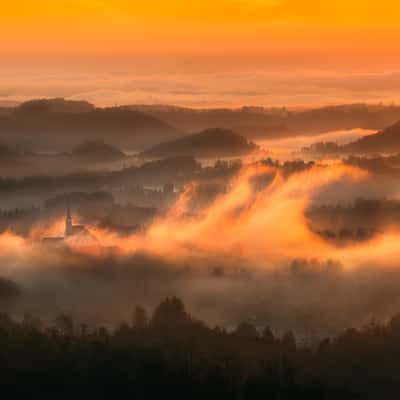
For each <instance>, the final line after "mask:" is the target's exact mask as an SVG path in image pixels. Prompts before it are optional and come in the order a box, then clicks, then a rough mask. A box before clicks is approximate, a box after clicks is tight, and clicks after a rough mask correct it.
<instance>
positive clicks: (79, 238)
mask: <svg viewBox="0 0 400 400" xmlns="http://www.w3.org/2000/svg"><path fill="white" fill-rule="evenodd" d="M66 242H70V243H73V244H77V245H80V246H82V245H83V246H91V245H96V244H97V240H96V238H95V237H94V236H93V235H92V234H91V233H90V232H89V231H88V230H87V229H86V227H85V226H84V225H74V224H73V220H72V214H71V209H70V207H67V212H66V216H65V230H64V236H59V237H46V238H43V243H45V244H53V245H62V244H65V243H66Z"/></svg>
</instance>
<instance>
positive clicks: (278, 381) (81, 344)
mask: <svg viewBox="0 0 400 400" xmlns="http://www.w3.org/2000/svg"><path fill="white" fill-rule="evenodd" d="M0 343H1V346H0V368H1V371H0V384H1V391H2V394H3V396H5V397H4V398H7V397H6V396H7V395H8V396H10V397H9V398H20V397H21V398H22V397H23V398H90V399H98V398H111V396H114V398H132V399H152V398H157V399H158V398H160V399H163V398H174V399H177V398H185V399H197V398H198V399H204V398H218V399H225V398H226V399H247V398H264V399H292V398H293V399H303V398H304V399H348V398H360V399H361V398H362V399H378V398H380V399H382V398H384V399H387V398H393V399H394V398H398V397H397V395H398V394H399V393H400V379H399V370H400V369H399V367H400V317H395V318H393V319H392V320H391V321H390V322H389V323H388V324H387V325H379V324H369V325H368V326H366V327H364V328H363V329H361V330H355V329H350V330H348V331H346V332H344V333H343V334H342V335H340V336H339V337H337V338H335V339H326V340H323V341H322V342H321V343H319V344H315V345H305V344H299V343H296V339H295V337H294V335H293V333H291V332H288V333H286V334H284V335H283V336H282V337H281V338H278V337H276V336H274V334H273V332H272V331H271V329H270V328H269V327H266V328H265V329H263V330H262V332H260V331H259V330H257V329H256V328H255V327H254V326H253V325H252V324H250V323H248V322H244V323H242V324H240V325H239V326H238V327H237V329H236V330H234V331H233V332H230V333H228V332H226V331H225V330H223V329H221V328H218V327H217V328H214V329H211V328H209V327H207V326H206V325H205V324H204V323H202V322H201V321H198V320H196V319H194V318H192V317H191V316H190V315H189V314H188V313H187V312H186V310H185V307H184V305H183V303H182V302H181V301H180V300H179V299H177V298H170V299H167V300H165V301H163V302H162V303H161V304H160V305H159V306H158V307H157V308H156V309H155V311H154V313H153V315H152V316H151V318H148V317H147V315H146V312H145V310H144V309H143V308H142V307H140V306H137V307H136V309H135V311H134V313H133V318H132V322H131V323H130V324H123V325H121V326H119V327H118V328H116V329H115V330H113V331H111V330H109V329H107V328H105V327H97V328H88V327H87V326H85V325H77V324H76V323H75V322H74V321H73V319H72V318H71V317H69V316H67V315H60V316H59V317H57V318H56V320H55V321H54V323H53V324H52V325H51V326H44V325H43V324H42V322H41V321H40V320H39V319H38V318H35V317H33V316H30V315H25V316H24V318H23V320H22V321H21V322H18V323H17V322H15V321H13V320H12V319H11V318H10V317H9V316H7V315H5V314H2V315H0Z"/></svg>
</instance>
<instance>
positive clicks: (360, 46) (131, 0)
mask: <svg viewBox="0 0 400 400" xmlns="http://www.w3.org/2000/svg"><path fill="white" fill-rule="evenodd" d="M399 15H400V2H398V1H393V0H380V1H378V0H353V1H351V0H330V1H329V0H201V1H199V0H169V1H168V0H13V1H11V0H3V1H2V4H1V12H0V61H1V63H0V74H1V75H0V101H1V97H4V96H11V97H12V96H13V98H16V97H18V98H21V99H22V98H26V97H30V96H38V95H42V96H49V95H54V94H60V95H65V96H72V95H74V96H77V95H78V94H79V96H80V95H81V94H82V95H84V94H85V93H89V94H88V95H90V94H91V93H93V92H94V91H95V90H96V82H98V81H100V80H101V81H104V80H107V85H103V86H101V87H98V90H102V96H106V95H107V93H108V92H105V91H108V90H109V88H110V87H111V86H112V84H111V83H110V82H109V79H110V76H112V77H113V78H115V77H118V78H120V77H121V75H118V74H122V73H123V74H125V75H126V76H128V74H129V76H130V78H129V79H131V77H134V79H140V76H143V73H149V74H155V75H156V78H157V79H159V80H163V83H162V84H161V83H160V85H159V88H160V93H161V92H162V93H161V94H165V93H167V92H168V90H170V91H171V92H172V91H173V92H174V93H176V92H177V91H178V90H179V88H180V83H179V82H178V79H177V78H176V77H174V79H175V80H174V82H175V83H174V84H172V83H171V82H172V80H171V76H170V75H171V74H180V76H179V79H180V78H181V77H182V76H184V75H188V74H192V75H193V74H194V75H193V76H189V77H187V78H185V79H186V81H187V82H186V83H185V85H186V86H185V90H186V91H187V92H190V91H196V94H197V93H198V92H199V91H200V87H201V88H206V87H207V86H206V85H207V84H212V85H213V88H214V89H216V88H217V86H218V84H219V83H218V82H220V81H221V80H220V78H218V77H216V76H208V77H206V78H204V76H197V75H196V76H195V74H204V73H208V74H216V73H223V74H229V73H233V72H235V73H238V74H249V73H252V74H254V76H255V75H256V74H259V73H260V71H261V72H265V71H267V72H268V71H269V72H273V73H276V72H282V71H285V72H286V73H288V74H290V76H289V75H288V76H289V78H290V79H289V80H285V82H282V83H279V88H276V89H275V87H271V85H270V83H267V82H266V81H265V80H264V81H257V79H258V78H254V79H253V78H252V79H253V81H252V83H251V85H249V84H247V81H248V79H249V78H248V75H245V76H243V75H240V76H239V75H238V76H227V75H225V76H224V78H223V79H225V81H224V82H222V81H221V82H222V83H221V86H220V87H219V88H218V92H221V91H224V92H228V91H229V90H230V91H231V92H235V93H239V92H238V90H239V89H238V87H236V86H235V85H232V83H231V82H238V85H239V83H240V85H239V86H240V87H241V90H242V92H243V93H245V92H246V93H250V92H253V91H254V90H255V89H257V90H261V89H262V90H265V91H266V92H268V91H269V92H272V91H273V92H274V93H276V91H277V90H280V92H279V94H281V95H282V93H283V91H285V93H286V94H285V96H283V95H282V96H281V97H279V98H272V97H271V96H270V97H268V98H267V97H265V96H264V97H262V96H261V97H257V98H255V97H253V98H249V97H247V98H246V97H243V100H241V97H240V96H237V98H236V99H234V100H232V99H229V100H228V99H226V100H223V101H221V102H219V101H218V95H219V94H218V93H216V94H215V96H214V97H213V99H212V100H211V99H210V100H207V99H206V94H204V96H203V98H202V101H201V102H198V101H197V100H194V99H189V100H190V101H187V98H186V97H185V98H180V99H177V100H176V102H177V103H178V104H198V105H201V104H206V103H207V104H208V103H209V104H210V105H211V104H240V103H247V104H254V103H259V102H262V103H263V104H265V103H266V102H268V103H270V104H282V103H283V104H289V103H290V104H307V103H310V104H311V103H313V104H314V103H319V102H325V103H326V102H328V103H332V102H341V101H346V98H347V99H348V101H358V100H363V99H365V100H366V101H370V100H372V101H375V99H376V100H377V101H378V100H381V99H383V100H387V99H389V100H391V99H394V97H396V99H397V98H398V95H397V94H396V93H397V89H398V87H399V75H395V84H394V85H393V84H391V81H390V80H391V79H392V80H393V78H392V77H391V76H390V74H391V73H397V72H398V71H400V27H399V23H398V17H399ZM304 70H307V71H308V72H307V74H308V75H307V77H304V78H303V73H304ZM72 71H73V72H72ZM310 71H318V73H327V74H328V75H329V76H330V75H332V74H333V75H335V76H334V77H333V82H334V85H336V86H338V87H336V86H335V90H336V92H335V93H334V94H332V96H330V98H326V99H325V96H324V93H325V92H323V91H322V88H325V89H326V91H327V90H328V89H329V88H330V86H331V83H330V81H329V79H330V78H329V77H326V76H325V77H324V78H323V80H324V82H322V83H321V82H320V78H319V75H318V76H317V77H316V78H315V76H316V75H315V74H314V72H310ZM68 73H70V75H69V76H67V75H68ZM295 73H297V74H298V75H297V83H296V85H297V86H296V87H297V89H296V96H297V97H296V98H294V97H293V96H292V97H291V98H289V96H288V93H290V87H291V85H292V84H293V83H292V82H291V81H292V80H293V79H294V78H295V75H294V74H295ZM337 73H345V74H350V75H348V76H346V77H342V76H336V74H337ZM359 73H363V74H365V73H367V74H369V73H373V74H378V77H376V76H374V77H373V80H374V82H375V84H374V85H375V86H374V89H373V90H374V91H373V93H368V94H367V95H365V93H361V92H360V93H358V94H354V93H353V92H354V89H352V90H353V92H352V93H351V94H350V95H349V93H350V91H349V90H350V89H349V87H350V86H356V89H357V90H358V89H359V90H362V91H364V90H365V89H366V87H367V84H368V82H369V80H370V77H369V76H366V77H365V79H364V78H363V77H362V76H361V77H360V76H357V79H358V80H356V82H358V83H356V84H353V83H351V82H353V77H352V74H359ZM388 74H389V75H388ZM39 75H40V79H41V81H40V82H39V80H38V76H39ZM77 75H79V76H80V79H82V82H80V83H79V88H77V89H76V90H75V89H74V90H65V91H62V90H59V88H60V82H61V81H62V82H66V81H67V79H69V80H70V81H71V80H72V79H74V80H76V79H77ZM82 75H84V76H83V77H82ZM87 76H89V77H90V78H91V79H92V80H94V79H96V82H94V83H93V84H92V85H91V87H90V88H88V87H85V83H86V79H87V78H86V77H87ZM310 77H311V78H312V80H315V79H317V80H318V82H317V85H318V87H320V88H321V90H320V91H319V92H318V93H311V92H310V89H312V88H313V87H315V82H314V81H312V82H311V81H310V80H309V79H311V78H310ZM2 78H3V79H2ZM56 78H57V79H58V80H59V81H58V82H57V85H53V86H51V90H47V89H46V90H44V89H43V90H36V89H37V87H40V85H41V84H42V83H41V82H42V80H45V81H46V82H47V83H48V86H49V87H50V85H52V84H53V83H51V82H50V83H49V79H52V80H54V79H56ZM24 79H25V80H26V84H23V83H22V81H23V80H24ZM126 79H128V78H126ZM147 79H148V80H149V82H150V81H155V78H154V77H147ZM262 79H264V78H262ZM307 79H308V81H307V82H309V84H308V87H307V91H305V92H304V93H302V88H301V83H300V82H301V81H302V80H307ZM343 79H344V80H346V83H345V84H344V83H342V80H343ZM363 79H364V80H363ZM379 79H380V80H383V86H384V87H385V88H384V90H385V93H383V92H379V91H377V90H375V88H379V86H380V83H378V80H379ZM361 80H363V82H361ZM270 81H271V82H272V83H273V84H275V83H276V82H277V80H276V79H275V78H274V77H271V78H270ZM328 81H329V82H328ZM129 82H130V80H129ZM129 82H128V83H129ZM193 82H197V83H198V84H199V88H193ZM263 82H264V83H263ZM338 82H339V83H338ZM47 83H46V84H47ZM117 83H118V84H119V86H121V87H125V86H126V84H125V83H124V84H122V83H121V82H117ZM200 83H201V85H200ZM350 83H351V85H350ZM32 85H33V86H34V87H33V86H32ZM162 85H164V86H165V90H164V88H163V87H164V86H162ZM263 85H264V87H263ZM349 85H350V86H349ZM76 86H78V84H76ZM130 86H131V88H132V84H130ZM172 86H173V87H172ZM344 86H345V87H344ZM391 86H392V87H393V91H394V90H396V93H395V92H393V93H389V91H390V87H391ZM43 87H44V86H43ZM134 89H135V90H136V91H137V90H139V89H138V88H137V87H136V86H135V88H134ZM142 89H143V88H141V89H140V90H142ZM147 89H148V85H147V86H146V87H145V88H144V89H143V90H144V91H145V94H143V93H142V92H140V93H139V94H138V93H137V92H136V94H135V96H133V97H132V96H131V97H129V96H127V97H124V96H120V95H117V96H116V98H115V99H114V98H113V99H112V100H110V102H112V103H114V102H119V101H146V102H147V101H154V102H158V101H173V102H174V101H175V100H174V99H175V97H173V96H169V94H168V93H167V94H168V95H167V96H164V97H163V98H160V99H159V96H155V95H153V94H151V95H148V92H147ZM118 90H120V89H118ZM131 91H132V90H131ZM300 95H301V96H302V97H301V98H299V97H298V96H300ZM96 96H97V93H96V95H93V98H95V99H96ZM310 96H311V97H310ZM91 98H92V97H91ZM136 99H137V100H136ZM107 103H108V102H107Z"/></svg>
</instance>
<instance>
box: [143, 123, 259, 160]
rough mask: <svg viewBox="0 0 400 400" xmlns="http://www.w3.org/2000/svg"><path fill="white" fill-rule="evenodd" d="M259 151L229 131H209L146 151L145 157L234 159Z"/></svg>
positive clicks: (253, 145)
mask: <svg viewBox="0 0 400 400" xmlns="http://www.w3.org/2000/svg"><path fill="white" fill-rule="evenodd" d="M257 149H258V146H257V145H256V144H254V143H252V142H249V141H248V140H247V139H246V138H244V137H243V136H240V135H238V134H237V133H235V132H233V131H231V130H228V129H218V128H214V129H207V130H205V131H202V132H200V133H195V134H192V135H188V136H185V137H182V138H179V139H177V140H173V141H168V142H163V143H160V144H158V145H156V146H154V147H151V148H149V149H147V150H145V151H144V152H143V153H142V155H143V156H145V157H152V158H157V157H159V158H162V157H172V156H181V155H186V156H193V157H232V156H243V155H246V154H249V153H251V152H253V151H255V150H257Z"/></svg>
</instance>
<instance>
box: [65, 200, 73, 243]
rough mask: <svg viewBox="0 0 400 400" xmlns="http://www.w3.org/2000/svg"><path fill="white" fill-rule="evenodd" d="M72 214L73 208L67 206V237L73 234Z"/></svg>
mask: <svg viewBox="0 0 400 400" xmlns="http://www.w3.org/2000/svg"><path fill="white" fill-rule="evenodd" d="M72 230H73V229H72V216H71V209H70V208H69V206H68V208H67V215H66V217H65V234H64V236H65V237H68V236H71V235H72Z"/></svg>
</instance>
